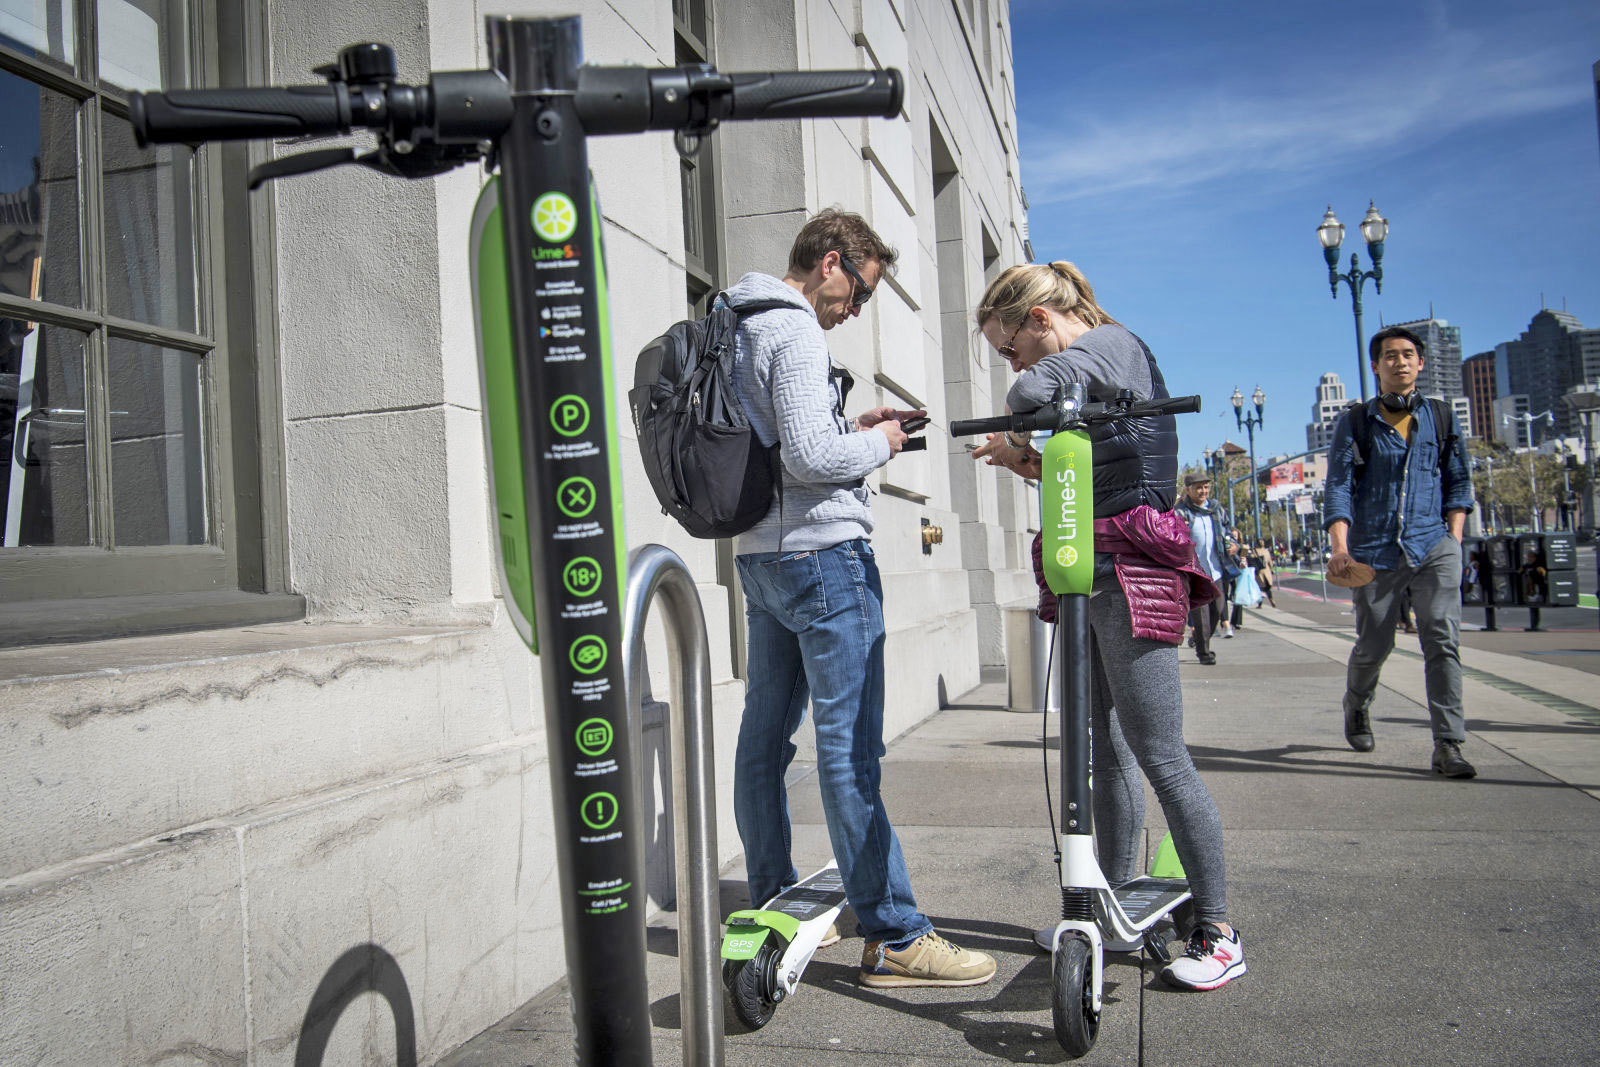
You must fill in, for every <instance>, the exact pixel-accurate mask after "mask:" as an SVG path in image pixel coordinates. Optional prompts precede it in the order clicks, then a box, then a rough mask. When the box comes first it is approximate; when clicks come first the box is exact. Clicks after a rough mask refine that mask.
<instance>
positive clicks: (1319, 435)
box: [1306, 373, 1350, 450]
mask: <svg viewBox="0 0 1600 1067" xmlns="http://www.w3.org/2000/svg"><path fill="white" fill-rule="evenodd" d="M1349 403H1350V402H1349V401H1348V400H1346V399H1345V396H1344V382H1342V381H1340V380H1339V376H1338V375H1337V374H1331V373H1330V374H1324V375H1323V376H1322V380H1321V381H1319V382H1318V383H1317V401H1316V403H1314V404H1312V405H1311V421H1310V422H1309V423H1307V424H1306V448H1307V449H1308V450H1311V449H1317V448H1327V447H1328V445H1329V444H1330V443H1331V442H1332V441H1333V423H1334V420H1336V419H1337V418H1338V417H1339V415H1340V413H1342V412H1343V411H1344V409H1345V408H1346V407H1347V406H1348V405H1349Z"/></svg>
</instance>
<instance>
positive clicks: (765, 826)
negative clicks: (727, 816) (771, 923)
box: [733, 539, 933, 942]
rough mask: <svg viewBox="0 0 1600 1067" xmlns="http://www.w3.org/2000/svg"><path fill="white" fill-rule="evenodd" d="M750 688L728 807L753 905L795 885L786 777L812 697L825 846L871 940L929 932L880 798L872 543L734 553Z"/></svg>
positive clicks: (879, 643)
mask: <svg viewBox="0 0 1600 1067" xmlns="http://www.w3.org/2000/svg"><path fill="white" fill-rule="evenodd" d="M735 562H736V563H737V565H738V568H739V582H740V584H741V585H742V586H743V587H744V595H745V602H746V609H745V615H746V619H747V621H748V628H749V643H750V655H749V667H748V670H747V672H746V673H747V675H748V677H749V684H748V686H747V688H746V690H745V698H744V717H743V719H742V720H741V721H740V723H739V749H738V753H737V755H736V756H735V757H734V769H733V810H734V815H735V817H736V818H737V819H738V823H739V839H740V840H741V841H742V842H743V843H744V859H745V873H746V877H747V878H748V880H749V885H750V900H751V902H752V903H753V904H755V905H756V906H757V907H759V906H760V905H762V904H764V903H766V902H767V901H768V900H770V899H771V898H772V897H773V896H775V895H777V894H778V893H779V892H781V891H782V890H784V889H787V888H788V887H789V886H791V885H794V884H795V882H797V881H799V879H800V876H799V874H798V873H797V872H796V871H795V869H794V861H793V859H792V858H791V855H790V831H789V803H788V796H787V792H786V790H785V788H784V772H785V771H787V770H788V768H789V762H790V761H791V760H793V759H794V754H795V746H794V744H793V742H791V741H790V740H789V739H790V737H792V736H793V735H794V732H795V731H796V730H798V729H799V728H800V724H801V722H802V721H804V719H805V713H806V701H807V699H808V698H809V700H810V702H811V708H812V718H813V722H814V723H815V729H816V732H817V777H818V780H819V782H820V784H821V787H822V809H823V812H824V814H825V816H826V818H827V820H828V838H829V840H830V841H831V842H832V843H833V855H834V859H835V860H836V861H837V862H838V864H839V874H840V876H841V877H842V878H843V880H844V888H845V894H846V896H847V897H848V898H849V900H850V907H851V908H852V909H854V911H855V913H856V920H857V923H858V924H859V925H858V926H857V929H856V933H858V934H859V935H860V936H862V937H864V938H866V939H867V940H868V941H880V940H881V941H891V942H903V941H907V940H910V939H912V938H917V937H921V936H922V935H923V934H925V933H927V932H929V931H930V930H932V929H933V924H932V923H930V922H929V921H928V920H927V917H926V916H924V915H922V913H920V912H919V911H917V902H916V900H915V899H914V898H913V897H912V895H911V877H910V875H909V874H908V873H907V872H906V863H905V858H904V856H902V855H901V852H900V841H899V839H898V838H897V837H895V833H894V828H893V827H892V826H890V825H889V816H888V813H887V812H885V811H884V809H883V801H882V799H881V798H880V797H879V795H878V780H879V777H880V770H879V766H878V761H879V759H881V758H882V756H883V753H884V747H883V585H882V583H881V582H880V581H879V579H878V564H877V562H876V561H875V560H874V559H873V556H872V546H871V545H869V544H868V543H867V542H866V541H863V540H859V539H858V540H854V541H846V542H844V543H843V544H838V545H834V546H833V547H831V548H825V549H821V550H820V551H816V552H785V553H777V552H757V553H752V554H750V555H745V556H739V557H737V559H736V561H735Z"/></svg>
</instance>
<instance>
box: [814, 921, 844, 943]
mask: <svg viewBox="0 0 1600 1067" xmlns="http://www.w3.org/2000/svg"><path fill="white" fill-rule="evenodd" d="M838 943H839V924H838V923H829V924H828V932H827V933H825V934H823V935H822V940H821V941H820V942H818V944H817V947H818V948H827V947H828V946H829V945H837V944H838Z"/></svg>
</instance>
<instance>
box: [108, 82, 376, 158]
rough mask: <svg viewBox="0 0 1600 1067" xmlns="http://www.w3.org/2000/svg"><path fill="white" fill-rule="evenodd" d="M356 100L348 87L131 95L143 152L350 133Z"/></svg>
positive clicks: (136, 134)
mask: <svg viewBox="0 0 1600 1067" xmlns="http://www.w3.org/2000/svg"><path fill="white" fill-rule="evenodd" d="M352 96H355V97H356V98H357V101H358V105H360V104H364V101H360V99H359V98H360V90H357V91H356V93H351V92H350V91H349V90H347V89H345V87H344V86H334V85H291V86H284V87H279V88H271V89H174V90H172V91H171V92H166V93H131V94H129V98H128V112H129V118H130V119H131V120H132V122H133V137H134V140H135V141H137V142H138V144H139V147H140V148H145V147H148V146H149V145H150V144H152V143H157V144H172V143H180V144H194V143H198V142H200V141H243V140H249V139H252V138H269V137H303V136H318V135H329V134H339V133H349V132H350V127H351V125H352V123H351V104H352V99H351V98H352Z"/></svg>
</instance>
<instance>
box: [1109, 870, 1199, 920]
mask: <svg viewBox="0 0 1600 1067" xmlns="http://www.w3.org/2000/svg"><path fill="white" fill-rule="evenodd" d="M1112 893H1113V895H1115V896H1116V898H1117V904H1118V905H1120V906H1121V908H1122V911H1123V913H1124V914H1125V915H1127V916H1128V921H1130V922H1131V923H1133V925H1135V926H1141V925H1143V923H1144V920H1145V918H1146V917H1148V916H1150V915H1155V914H1157V913H1158V912H1161V911H1164V910H1166V909H1168V908H1170V907H1171V906H1172V905H1173V904H1174V903H1177V902H1179V901H1181V900H1183V899H1184V898H1185V897H1187V896H1188V895H1189V883H1188V882H1187V881H1185V880H1184V879H1182V878H1135V879H1134V880H1133V881H1131V882H1129V883H1128V884H1127V885H1124V886H1122V887H1121V888H1120V889H1115V890H1112Z"/></svg>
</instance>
